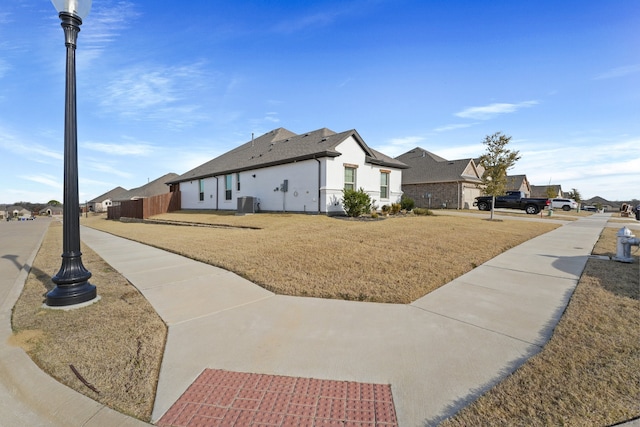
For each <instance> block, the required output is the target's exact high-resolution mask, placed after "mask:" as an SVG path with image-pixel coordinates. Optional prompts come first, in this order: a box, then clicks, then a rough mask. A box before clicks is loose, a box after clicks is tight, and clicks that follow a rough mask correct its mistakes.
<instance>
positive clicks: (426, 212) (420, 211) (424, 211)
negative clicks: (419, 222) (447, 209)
mask: <svg viewBox="0 0 640 427" xmlns="http://www.w3.org/2000/svg"><path fill="white" fill-rule="evenodd" d="M413 214H414V215H433V212H432V211H431V210H429V209H427V208H414V209H413Z"/></svg>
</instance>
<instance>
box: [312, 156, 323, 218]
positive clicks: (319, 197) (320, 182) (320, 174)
mask: <svg viewBox="0 0 640 427" xmlns="http://www.w3.org/2000/svg"><path fill="white" fill-rule="evenodd" d="M313 160H315V161H316V162H318V215H320V207H321V206H322V205H321V203H320V200H321V198H322V197H321V196H322V192H321V191H320V188H321V186H322V162H320V160H318V159H316V156H315V155H314V156H313Z"/></svg>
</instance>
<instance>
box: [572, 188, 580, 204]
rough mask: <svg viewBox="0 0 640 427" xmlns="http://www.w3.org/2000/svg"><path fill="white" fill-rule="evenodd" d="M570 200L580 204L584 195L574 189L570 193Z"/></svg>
mask: <svg viewBox="0 0 640 427" xmlns="http://www.w3.org/2000/svg"><path fill="white" fill-rule="evenodd" d="M569 198H570V199H573V200H575V201H576V202H578V203H580V202H581V201H582V195H581V194H580V192H579V191H578V189H577V188H572V189H571V191H569Z"/></svg>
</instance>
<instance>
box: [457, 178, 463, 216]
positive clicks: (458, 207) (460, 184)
mask: <svg viewBox="0 0 640 427" xmlns="http://www.w3.org/2000/svg"><path fill="white" fill-rule="evenodd" d="M457 184H458V185H457V186H456V187H457V188H458V203H456V204H457V205H458V206H457V207H456V209H458V210H460V202H461V200H460V188H461V187H462V183H461V182H460V181H458V182H457Z"/></svg>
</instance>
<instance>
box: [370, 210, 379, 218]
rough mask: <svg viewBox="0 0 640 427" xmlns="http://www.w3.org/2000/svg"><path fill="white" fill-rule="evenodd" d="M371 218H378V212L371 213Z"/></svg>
mask: <svg viewBox="0 0 640 427" xmlns="http://www.w3.org/2000/svg"><path fill="white" fill-rule="evenodd" d="M371 218H373V219H376V218H378V212H376V211H373V212H371Z"/></svg>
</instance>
